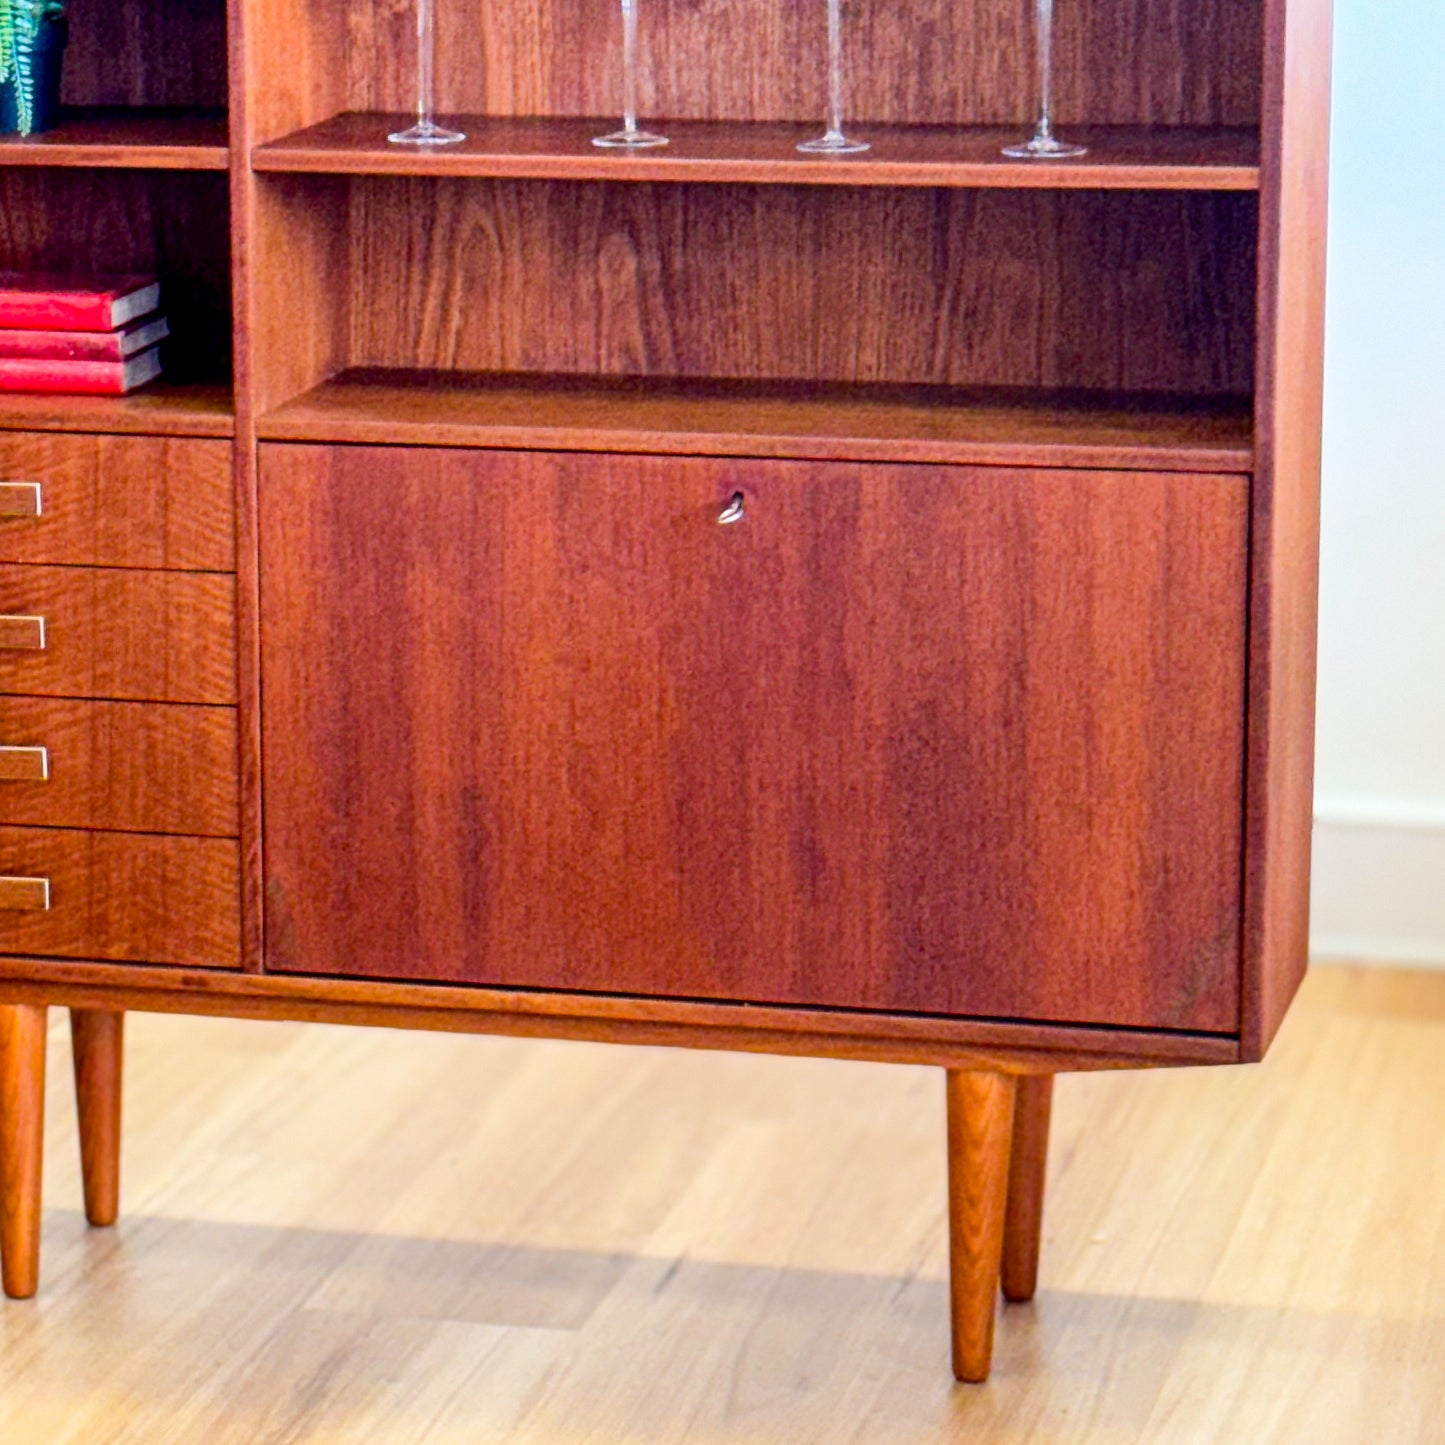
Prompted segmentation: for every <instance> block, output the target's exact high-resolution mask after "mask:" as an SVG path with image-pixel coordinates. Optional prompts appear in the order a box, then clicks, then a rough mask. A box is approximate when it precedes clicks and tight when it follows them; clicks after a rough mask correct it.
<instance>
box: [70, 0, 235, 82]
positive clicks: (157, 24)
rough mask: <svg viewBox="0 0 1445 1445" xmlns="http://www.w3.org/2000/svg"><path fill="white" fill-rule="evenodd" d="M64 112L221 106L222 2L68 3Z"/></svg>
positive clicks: (89, 0)
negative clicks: (76, 108) (87, 108)
mask: <svg viewBox="0 0 1445 1445" xmlns="http://www.w3.org/2000/svg"><path fill="white" fill-rule="evenodd" d="M66 13H67V15H68V16H69V18H70V40H69V43H68V44H67V46H66V48H65V68H64V70H63V71H62V72H61V99H62V100H63V101H64V102H65V104H67V105H123V106H152V105H155V106H182V107H203V108H220V107H222V106H224V105H225V104H226V7H225V4H224V3H223V0H124V3H122V0H69V3H68V4H67V5H66Z"/></svg>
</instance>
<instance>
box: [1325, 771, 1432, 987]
mask: <svg viewBox="0 0 1445 1445" xmlns="http://www.w3.org/2000/svg"><path fill="white" fill-rule="evenodd" d="M1310 892H1311V906H1310V954H1311V956H1312V957H1314V958H1317V959H1319V960H1321V961H1322V962H1323V961H1326V960H1329V959H1364V960H1379V961H1381V962H1398V963H1413V964H1435V965H1439V966H1441V967H1445V804H1439V803H1423V804H1422V803H1416V802H1411V801H1408V800H1398V799H1393V798H1389V799H1386V798H1382V799H1378V800H1376V799H1366V798H1355V797H1350V798H1345V797H1338V798H1330V797H1320V798H1317V799H1316V800H1315V827H1314V867H1313V875H1312V878H1311V881H1310Z"/></svg>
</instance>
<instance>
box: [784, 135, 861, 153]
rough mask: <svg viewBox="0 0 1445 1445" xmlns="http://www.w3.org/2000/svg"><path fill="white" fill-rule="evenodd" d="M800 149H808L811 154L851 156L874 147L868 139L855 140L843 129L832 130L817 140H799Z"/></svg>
mask: <svg viewBox="0 0 1445 1445" xmlns="http://www.w3.org/2000/svg"><path fill="white" fill-rule="evenodd" d="M798 149H799V150H800V151H806V152H807V154H808V155H810V156H849V155H857V154H858V152H859V151H866V150H871V149H872V147H871V146H870V145H869V144H868V142H867V141H866V140H853V139H852V138H851V137H850V136H846V135H844V134H843V133H842V132H841V131H836V130H830V131H829V132H828V133H827V134H826V135H820V136H819V137H818V138H817V139H816V140H805V141H799V142H798Z"/></svg>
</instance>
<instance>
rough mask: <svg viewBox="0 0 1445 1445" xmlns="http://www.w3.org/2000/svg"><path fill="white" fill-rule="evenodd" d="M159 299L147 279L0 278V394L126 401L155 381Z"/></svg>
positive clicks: (162, 321) (162, 328) (164, 332)
mask: <svg viewBox="0 0 1445 1445" xmlns="http://www.w3.org/2000/svg"><path fill="white" fill-rule="evenodd" d="M160 299H161V288H160V286H159V285H158V284H157V282H156V280H155V278H154V277H149V276H44V275H34V274H27V275H9V274H4V273H0V391H53V392H74V393H77V394H83V395H88V396H124V395H125V393H126V392H129V391H134V390H135V389H136V387H138V386H144V385H145V384H146V382H148V381H153V380H154V379H155V378H156V377H158V376H159V375H160V374H161V354H160V345H159V343H160V342H161V341H162V339H163V338H165V337H166V336H168V335H169V334H170V328H169V327H168V326H167V325H166V318H165V317H164V316H162V315H161V314H160V312H159V311H158V310H157V308H158V307H159V305H160Z"/></svg>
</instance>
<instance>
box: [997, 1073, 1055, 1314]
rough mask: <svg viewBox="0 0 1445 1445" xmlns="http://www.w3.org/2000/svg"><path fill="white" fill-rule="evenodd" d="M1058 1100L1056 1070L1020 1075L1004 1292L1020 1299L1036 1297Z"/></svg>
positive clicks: (1005, 1239) (1009, 1297) (1010, 1173)
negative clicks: (1051, 1127)
mask: <svg viewBox="0 0 1445 1445" xmlns="http://www.w3.org/2000/svg"><path fill="white" fill-rule="evenodd" d="M1053 1100H1054V1076H1053V1075H1052V1074H1028V1075H1025V1076H1024V1077H1023V1078H1020V1079H1019V1081H1018V1085H1017V1091H1016V1093H1015V1096H1014V1138H1013V1155H1012V1157H1011V1159H1010V1160H1009V1171H1008V1212H1007V1214H1006V1215H1005V1217H1004V1227H1003V1297H1004V1298H1005V1299H1006V1300H1013V1301H1015V1302H1018V1301H1022V1300H1031V1299H1032V1298H1033V1297H1034V1291H1035V1290H1036V1289H1037V1288H1038V1286H1039V1236H1040V1234H1041V1233H1042V1231H1043V1227H1044V1171H1045V1168H1046V1166H1047V1164H1048V1159H1049V1111H1050V1108H1051V1107H1052V1105H1053Z"/></svg>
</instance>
